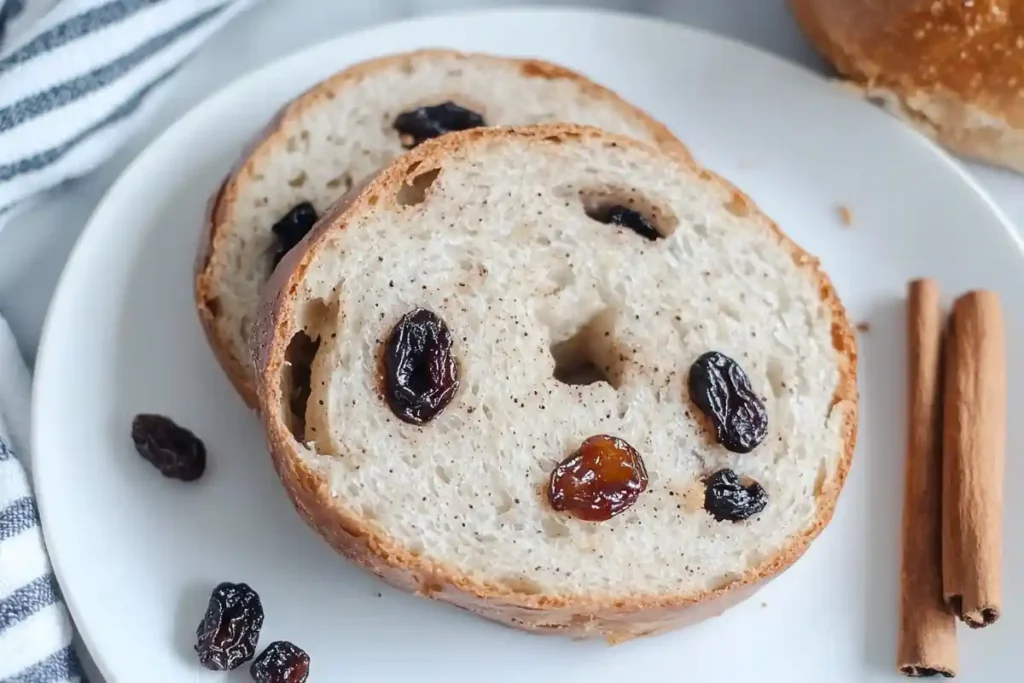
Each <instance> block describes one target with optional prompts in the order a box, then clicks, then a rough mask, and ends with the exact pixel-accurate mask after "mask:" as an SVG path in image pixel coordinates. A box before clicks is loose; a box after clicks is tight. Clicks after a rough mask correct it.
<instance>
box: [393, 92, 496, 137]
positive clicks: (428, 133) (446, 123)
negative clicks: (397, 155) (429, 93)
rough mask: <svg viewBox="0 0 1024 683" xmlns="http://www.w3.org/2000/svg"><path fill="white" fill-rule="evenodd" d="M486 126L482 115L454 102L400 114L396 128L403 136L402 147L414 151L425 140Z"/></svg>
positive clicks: (395, 124)
mask: <svg viewBox="0 0 1024 683" xmlns="http://www.w3.org/2000/svg"><path fill="white" fill-rule="evenodd" d="M484 125H486V124H485V123H484V117H482V116H480V114H477V113H476V112H474V111H470V110H469V109H466V108H464V107H460V106H459V105H457V104H455V103H454V102H442V103H441V104H437V105H434V106H431V107H420V108H419V109H413V110H412V111H407V112H405V113H403V114H399V115H398V117H397V118H396V119H395V123H394V128H395V130H397V131H398V134H399V135H400V136H401V139H402V146H403V147H405V148H406V149H412V148H413V147H415V146H416V145H418V144H420V143H421V142H423V141H424V140H429V139H431V138H436V137H438V136H439V135H444V134H445V133H451V132H454V131H457V130H469V129H470V128H479V127H481V126H484Z"/></svg>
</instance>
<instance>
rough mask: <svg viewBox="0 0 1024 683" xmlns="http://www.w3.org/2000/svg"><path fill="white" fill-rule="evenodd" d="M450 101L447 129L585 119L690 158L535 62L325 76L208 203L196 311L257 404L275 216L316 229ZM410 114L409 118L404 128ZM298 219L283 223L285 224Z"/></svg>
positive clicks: (463, 61)
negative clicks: (253, 339) (258, 334)
mask: <svg viewBox="0 0 1024 683" xmlns="http://www.w3.org/2000/svg"><path fill="white" fill-rule="evenodd" d="M448 102H452V103H454V104H455V105H457V106H459V107H462V108H463V109H465V110H467V111H461V110H456V117H457V116H458V114H460V113H461V114H463V115H464V116H463V118H464V120H462V121H455V122H454V123H452V122H451V121H449V122H447V123H448V124H449V125H450V126H455V127H457V126H458V125H474V124H478V123H480V122H481V121H480V120H478V119H476V118H474V115H479V116H480V117H482V123H483V124H485V125H525V124H532V123H539V122H545V121H566V122H570V123H584V124H591V125H595V126H598V127H601V128H605V129H608V130H610V131H613V132H617V133H622V134H625V135H630V136H633V137H636V138H638V139H641V140H645V141H648V142H652V143H654V144H656V145H658V146H659V147H661V148H662V149H665V150H666V151H668V152H670V153H673V154H680V155H683V156H688V152H687V150H686V148H685V147H684V146H683V145H682V143H680V142H679V141H678V140H677V139H676V138H675V137H674V136H673V135H672V134H671V133H670V132H669V131H668V130H667V129H666V128H665V127H664V126H663V125H661V124H660V123H658V122H657V121H655V120H653V119H652V118H651V117H649V116H648V115H647V114H645V113H644V112H642V111H640V110H639V109H637V108H636V107H634V106H632V105H630V104H628V103H627V102H625V101H623V100H622V99H620V98H619V97H618V96H616V95H615V94H614V93H613V92H611V91H609V90H607V89H606V88H603V87H601V86H599V85H597V84H595V83H593V82H591V81H589V80H588V79H586V78H585V77H583V76H581V75H580V74H578V73H575V72H572V71H569V70H567V69H564V68H562V67H560V66H556V65H554V64H549V63H546V62H540V61H536V60H524V59H511V58H504V57H497V56H490V55H484V54H463V53H458V52H453V51H450V50H423V51H417V52H412V53H407V54H400V55H394V56H389V57H385V58H381V59H375V60H372V61H369V62H365V63H361V64H357V65H355V66H352V67H350V68H348V69H346V70H344V71H342V72H340V73H338V74H336V75H335V76H333V77H331V78H329V79H327V80H326V81H324V82H322V83H320V84H318V85H317V86H315V87H313V88H312V89H310V90H309V91H308V92H306V93H305V94H303V95H301V96H300V97H298V98H297V99H295V100H294V101H292V102H291V103H289V104H288V105H287V106H286V107H285V108H284V109H283V110H282V111H281V112H280V113H279V114H278V115H277V116H276V117H275V118H274V119H273V121H272V122H271V123H270V124H269V125H268V127H267V128H266V130H264V131H263V132H261V133H260V134H259V136H258V137H257V138H256V140H255V141H254V142H253V143H252V144H251V145H250V146H249V148H248V149H247V150H246V151H245V152H244V153H243V155H242V158H241V159H240V160H239V162H238V163H237V165H236V166H235V168H234V170H232V171H231V173H230V174H229V175H228V176H227V178H226V179H225V180H224V183H223V185H222V186H221V187H220V189H219V191H218V192H217V193H216V195H215V196H214V197H213V199H212V200H211V203H210V208H209V211H208V216H207V226H206V229H205V231H204V233H203V235H202V237H201V240H200V244H199V249H198V256H197V261H196V271H195V283H194V289H195V302H196V307H197V311H198V314H199V319H200V321H201V323H202V326H203V329H204V331H205V333H206V336H207V338H208V340H209V342H210V344H211V345H212V347H213V350H214V353H215V355H216V357H217V359H218V361H219V362H220V364H221V366H222V367H223V369H224V370H225V372H226V373H227V375H228V377H229V378H230V379H231V382H232V384H233V385H234V386H235V388H236V389H237V390H238V392H239V393H240V394H241V396H242V398H243V399H244V400H245V402H246V403H247V404H248V405H249V406H250V407H253V408H255V407H256V394H255V390H254V385H253V378H252V374H253V369H252V365H251V363H250V360H249V358H250V354H249V349H248V342H249V336H250V332H251V328H252V322H253V319H254V317H255V314H256V308H257V306H258V302H259V293H260V289H261V287H262V285H263V283H264V282H265V281H266V279H267V277H268V276H269V275H270V272H271V270H272V269H273V268H274V265H275V260H276V257H277V256H278V255H279V253H280V251H281V249H282V241H284V242H285V244H284V246H285V247H287V246H289V244H288V242H289V239H285V240H282V239H281V238H280V237H278V236H276V235H275V232H279V233H281V232H282V230H281V229H280V228H279V229H278V230H277V231H275V230H274V229H273V228H274V225H275V223H278V221H281V220H282V219H283V218H285V217H287V216H290V215H291V214H290V212H291V211H292V210H293V209H295V208H296V207H299V208H300V209H304V211H303V213H302V216H301V217H300V219H299V220H297V221H294V222H295V223H297V224H298V226H297V227H298V228H299V229H300V230H301V229H302V225H303V224H304V225H305V226H306V227H308V225H309V224H310V221H309V220H302V218H311V217H312V218H315V215H316V214H318V213H321V212H323V211H324V210H326V209H327V207H328V206H330V204H331V203H333V202H334V201H335V200H336V199H338V198H339V197H340V196H341V195H343V194H344V193H345V192H346V191H347V190H349V189H350V188H351V187H352V186H353V185H354V184H357V183H359V182H360V181H361V180H362V179H363V178H365V177H366V176H368V175H370V174H372V173H374V172H375V171H377V170H378V169H379V168H380V167H381V166H383V165H384V164H386V163H387V162H389V161H391V160H392V159H394V158H395V157H396V156H399V155H401V154H402V153H403V152H404V151H406V147H407V146H409V144H410V140H409V139H408V138H406V137H405V136H403V134H402V133H400V131H399V129H402V130H408V127H409V126H412V127H413V128H415V127H416V126H417V125H418V126H420V127H421V128H424V127H425V128H426V130H427V131H429V130H430V128H431V124H432V123H433V122H431V121H429V120H427V121H423V120H419V121H417V119H416V115H417V114H422V113H424V112H422V111H420V112H417V110H418V109H419V108H422V107H431V106H437V105H443V104H445V103H448ZM403 114H404V115H405V119H412V120H411V121H408V120H405V121H404V125H403V121H400V117H401V116H402V115H403ZM445 114H446V112H444V111H442V112H440V114H439V115H441V116H444V115H445ZM447 115H449V116H450V115H451V112H447ZM428 118H429V117H428ZM396 123H397V124H398V125H397V127H396ZM442 128H443V126H442ZM435 132H436V131H435ZM412 142H415V140H413V141H412ZM307 203H308V204H307ZM295 228H296V226H295V225H285V226H284V230H283V233H288V232H294V231H295ZM291 241H295V240H294V239H292V240H291Z"/></svg>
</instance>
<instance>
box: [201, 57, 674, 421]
mask: <svg viewBox="0 0 1024 683" xmlns="http://www.w3.org/2000/svg"><path fill="white" fill-rule="evenodd" d="M438 58H456V59H460V60H473V61H476V62H479V61H492V62H500V63H505V64H508V63H512V64H518V66H519V69H520V70H521V71H522V73H523V74H525V75H527V76H529V77H531V78H542V79H566V80H570V81H573V82H575V83H576V84H577V85H578V86H579V88H580V90H581V91H582V92H584V93H586V94H587V95H588V96H590V97H591V98H593V99H595V100H604V101H606V102H610V103H612V104H614V105H615V106H616V107H618V108H619V109H621V110H622V111H623V113H624V114H626V115H627V116H629V117H631V118H634V119H636V120H637V121H638V122H640V123H641V124H642V125H643V126H644V127H645V128H647V130H648V131H649V132H650V134H651V137H652V139H653V140H654V141H655V142H656V143H657V145H658V147H659V148H660V149H661V150H662V151H664V152H666V153H669V154H673V155H678V156H680V157H682V158H684V159H690V158H691V156H690V152H689V150H688V149H687V148H686V146H685V145H684V144H683V143H682V142H680V141H679V140H678V139H677V138H676V137H675V136H674V135H673V134H672V133H671V131H669V129H668V128H666V127H665V126H664V125H663V124H662V123H660V122H659V121H656V120H655V119H653V118H652V117H651V116H650V115H648V114H647V113H646V112H644V111H642V110H640V109H638V108H637V107H634V106H633V105H631V104H629V103H628V102H626V101H625V100H623V99H622V98H620V97H619V96H618V95H617V94H615V93H614V92H613V91H611V90H609V89H608V88H605V87H603V86H601V85H598V84H597V83H594V82H593V81H591V80H590V79H588V78H586V77H585V76H583V75H582V74H579V73H577V72H575V71H571V70H570V69H566V68H565V67H562V66H558V65H556V64H551V63H549V62H544V61H540V60H536V59H515V58H510V57H499V56H495V55H489V54H484V53H462V52H457V51H454V50H446V49H424V50H417V51H414V52H408V53H402V54H397V55H390V56H387V57H381V58H378V59H372V60H369V61H366V62H362V63H359V64H356V65H355V66H352V67H349V68H348V69H345V70H344V71H340V72H338V73H337V74H335V75H333V76H331V77H330V78H328V79H326V80H324V81H322V82H320V83H318V84H316V85H314V86H313V87H312V88H310V89H309V90H307V91H306V92H304V93H302V94H301V95H299V96H298V97H296V98H295V99H293V100H292V101H290V102H289V103H287V104H286V105H285V106H284V107H283V108H281V109H280V110H279V111H278V112H277V113H276V114H275V115H274V116H273V118H272V119H271V120H270V121H269V122H268V123H267V125H266V126H265V127H264V128H263V129H262V130H261V131H260V132H259V133H257V135H255V136H254V137H253V139H252V140H251V141H250V142H249V144H248V145H247V146H246V148H245V149H244V150H243V152H242V154H241V155H240V157H239V159H238V160H237V161H236V162H235V164H234V166H233V167H232V169H231V170H230V171H229V172H228V174H227V176H226V177H225V179H224V181H223V182H222V184H221V185H220V187H219V188H218V189H217V191H216V192H215V193H214V194H213V195H212V197H211V198H210V201H209V204H208V207H207V211H206V218H205V222H204V227H203V231H202V234H201V236H200V240H199V245H198V249H197V253H196V260H195V265H194V284H193V292H194V298H195V306H196V311H197V313H198V315H199V321H200V323H201V324H202V327H203V330H204V332H205V334H206V338H207V340H208V341H209V343H210V346H211V347H212V348H213V351H214V355H215V356H216V358H217V361H218V362H219V363H220V365H221V367H222V368H223V370H224V372H225V373H226V374H227V376H228V378H229V379H230V380H231V383H232V384H233V385H234V387H235V389H236V390H237V391H238V393H239V395H240V396H241V397H242V399H243V400H244V401H245V403H246V405H248V406H249V407H250V408H252V409H254V410H258V409H259V402H258V399H257V395H256V387H255V384H254V381H253V378H252V377H251V375H250V372H249V370H248V369H247V367H246V364H245V363H244V362H243V360H242V359H241V358H239V357H238V356H237V355H236V353H235V350H234V348H233V346H232V344H231V343H230V339H229V337H228V335H227V334H226V332H225V331H224V329H223V327H222V326H221V324H220V321H219V314H218V307H217V287H216V283H215V281H214V276H213V273H212V272H211V268H210V264H211V262H212V260H213V256H214V254H215V253H216V252H217V250H218V249H219V248H221V245H222V244H223V242H224V239H225V237H224V232H223V229H224V227H225V226H226V225H227V224H228V223H229V222H230V221H231V220H232V219H233V216H234V211H235V204H236V202H237V198H238V196H239V194H240V193H241V189H242V188H243V187H244V186H245V185H246V184H247V183H249V182H251V179H252V175H253V173H254V168H255V167H256V166H257V164H259V163H260V162H261V161H262V160H263V159H265V158H266V157H269V156H270V155H272V154H274V152H275V151H276V150H278V149H279V148H281V147H282V146H284V145H285V144H286V139H287V134H286V133H285V132H284V128H285V126H286V124H287V123H288V122H289V121H291V120H294V119H296V118H297V117H299V116H301V115H302V114H303V113H304V112H306V111H308V110H309V109H313V108H315V107H318V106H322V105H324V104H325V103H326V102H328V101H329V100H331V99H334V98H335V97H337V96H338V95H339V93H341V92H343V91H344V89H345V88H347V87H350V86H351V85H353V84H355V83H358V82H359V81H361V80H363V79H365V78H368V77H370V76H372V75H373V74H374V73H378V72H382V71H387V70H390V69H394V68H402V66H403V65H406V64H411V63H413V62H417V61H421V60H430V59H438Z"/></svg>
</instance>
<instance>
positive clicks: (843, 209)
mask: <svg viewBox="0 0 1024 683" xmlns="http://www.w3.org/2000/svg"><path fill="white" fill-rule="evenodd" d="M836 211H838V212H839V222H840V223H842V224H843V225H845V226H847V227H849V226H851V225H853V211H851V210H850V207H848V206H846V205H845V204H838V205H836Z"/></svg>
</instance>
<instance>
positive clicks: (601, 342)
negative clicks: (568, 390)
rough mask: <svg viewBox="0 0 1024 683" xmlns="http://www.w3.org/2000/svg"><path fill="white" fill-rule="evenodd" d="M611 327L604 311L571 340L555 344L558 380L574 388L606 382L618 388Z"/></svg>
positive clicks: (591, 319)
mask: <svg viewBox="0 0 1024 683" xmlns="http://www.w3.org/2000/svg"><path fill="white" fill-rule="evenodd" d="M612 324H613V316H612V314H611V313H610V312H609V311H601V312H600V313H598V314H597V315H595V316H593V317H592V318H590V320H588V321H587V322H586V323H585V324H584V325H583V326H582V327H580V328H579V329H578V330H576V332H575V333H574V334H572V335H571V336H570V337H569V338H568V339H564V340H563V341H559V342H557V343H555V344H552V346H551V356H552V357H553V358H554V359H555V369H554V373H553V374H554V377H555V379H556V380H558V381H559V382H561V383H562V384H569V385H574V386H585V385H588V384H594V383H596V382H605V383H606V384H609V385H611V386H612V387H613V388H616V389H617V388H618V386H619V380H620V377H619V372H618V365H619V364H618V361H617V360H616V359H617V356H616V355H615V352H614V349H613V348H612V345H613V343H614V342H613V336H612Z"/></svg>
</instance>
